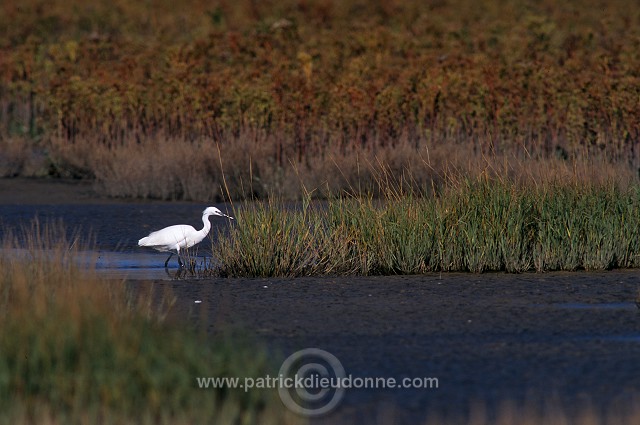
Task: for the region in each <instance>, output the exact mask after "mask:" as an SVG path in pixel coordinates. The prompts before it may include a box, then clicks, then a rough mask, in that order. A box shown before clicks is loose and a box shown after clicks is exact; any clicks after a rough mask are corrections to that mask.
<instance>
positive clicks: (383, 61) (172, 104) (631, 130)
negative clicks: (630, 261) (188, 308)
mask: <svg viewBox="0 0 640 425" xmlns="http://www.w3.org/2000/svg"><path fill="white" fill-rule="evenodd" d="M639 34H640V7H638V4H637V3H635V2H632V3H629V2H627V1H623V0H613V1H609V2H605V3H602V2H599V1H597V0H573V1H570V2H565V3H562V4H560V3H558V4H556V3H553V2H532V1H528V0H507V1H499V0H492V1H485V2H482V3H478V2H475V1H473V0H451V1H446V2H444V1H431V2H425V1H420V0H410V1H403V2H399V1H389V2H380V1H360V0H345V1H340V2H338V1H324V0H323V1H298V0H284V1H278V2H275V1H262V2H255V1H253V0H238V1H234V2H227V1H216V2H208V1H202V0H187V1H185V2H182V3H180V4H178V3H175V2H168V1H164V0H163V1H158V2H154V3H153V4H150V3H140V2H133V1H127V0H116V1H115V2H114V1H107V0H89V1H79V0H71V1H70V0H64V1H63V0H53V1H50V2H48V3H47V7H43V6H42V2H41V1H39V0H21V1H15V0H9V1H5V2H3V3H2V5H0V152H2V154H3V155H0V175H3V176H15V175H23V176H31V175H33V176H56V177H59V176H62V177H73V178H84V179H93V180H95V181H96V183H97V185H96V186H97V187H98V188H99V189H100V190H101V191H103V192H104V193H106V194H108V195H111V196H122V197H149V198H162V199H191V200H210V199H211V198H214V197H218V198H220V197H221V194H220V191H219V190H218V186H219V182H220V180H221V173H222V170H221V168H220V167H219V166H218V164H219V161H218V158H217V156H216V146H220V150H221V152H222V153H223V155H224V158H225V164H226V165H227V169H226V170H224V171H225V172H226V173H227V174H228V175H229V174H232V173H233V174H236V175H235V178H236V179H237V180H236V181H238V182H239V181H243V182H244V188H246V189H247V190H246V191H241V190H240V188H241V187H242V186H241V185H239V184H237V185H234V190H238V193H236V194H234V195H235V196H236V198H238V199H239V198H240V197H241V196H247V197H249V198H250V197H251V196H255V195H259V196H262V197H266V196H267V195H268V194H270V193H272V192H274V191H276V192H278V194H279V195H280V196H284V197H287V198H295V197H299V195H300V194H301V193H303V191H302V189H301V188H300V186H299V185H292V184H291V180H292V177H295V176H296V174H295V172H294V171H293V169H295V170H297V172H298V175H299V176H301V178H302V180H303V183H304V185H305V186H306V187H321V186H322V185H324V184H328V185H329V186H330V189H331V192H335V191H338V190H340V189H343V188H345V187H348V184H349V183H351V182H350V181H349V182H345V181H344V180H342V179H335V178H334V177H333V175H334V174H336V167H334V165H335V164H334V163H336V162H337V163H338V166H339V167H338V168H340V169H341V170H343V172H345V173H348V174H349V175H348V178H349V179H354V180H355V179H358V180H361V181H363V182H365V183H368V182H370V179H368V176H367V174H366V173H362V174H357V173H355V172H353V171H351V170H356V169H357V166H358V162H359V161H360V163H364V162H365V161H367V160H368V161H372V162H373V161H374V160H375V158H379V159H382V160H383V161H384V162H385V163H386V164H387V165H389V166H392V167H394V168H395V170H396V171H400V170H402V169H403V168H405V167H413V168H414V172H416V171H418V170H420V172H421V173H422V176H421V178H423V179H425V180H429V181H431V180H434V179H435V180H437V174H438V172H439V171H442V170H441V169H436V172H435V173H434V172H432V171H433V170H432V169H431V168H429V167H426V166H424V162H423V161H421V160H420V158H429V157H430V156H431V155H436V156H440V157H442V158H444V159H446V161H445V162H446V163H447V165H449V166H454V167H459V168H461V169H464V170H467V171H469V170H471V171H473V170H474V167H475V166H474V164H476V163H477V162H478V161H481V159H482V158H491V159H492V160H493V161H495V162H496V163H500V162H501V161H503V160H505V159H508V160H509V161H513V162H517V161H528V160H532V161H534V162H535V161H546V160H550V161H556V160H558V161H564V162H567V163H569V164H573V163H574V162H577V163H578V164H580V163H581V161H583V160H584V159H585V158H586V160H588V161H589V160H593V159H597V160H601V161H603V162H604V163H605V164H607V168H608V169H610V170H618V171H621V172H623V173H626V174H627V175H628V176H630V177H631V178H634V179H637V170H638V168H639V167H640V157H639V154H638V152H640V149H639V146H638V143H639V141H640V121H639V120H640V118H638V117H640V96H638V87H640V74H639V73H638V69H640V55H639V53H638V52H640V48H639V45H638V39H639ZM416 158H418V159H416ZM427 162H429V161H427ZM431 164H432V165H433V164H435V165H433V166H435V167H436V168H438V167H440V164H441V162H440V161H433V162H432V163H431ZM525 168H528V166H525ZM346 170H349V171H346ZM416 175H417V174H416ZM236 188H237V189H236ZM316 194H317V195H320V194H322V192H316Z"/></svg>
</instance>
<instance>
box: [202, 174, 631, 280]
mask: <svg viewBox="0 0 640 425" xmlns="http://www.w3.org/2000/svg"><path fill="white" fill-rule="evenodd" d="M385 193H386V195H384V199H382V200H380V199H376V198H373V197H372V196H360V197H342V198H334V199H331V200H329V201H327V202H326V203H317V204H314V203H311V202H306V203H304V205H303V207H302V208H299V209H292V208H287V207H285V206H284V204H279V203H278V202H277V201H274V200H271V201H270V202H268V203H255V204H250V205H248V206H244V207H242V208H237V209H236V210H235V211H234V214H235V216H236V217H237V222H236V223H235V225H234V226H232V227H231V228H230V229H229V230H228V231H225V233H221V234H219V235H218V238H217V242H216V243H215V244H214V245H213V247H212V249H213V252H214V256H215V257H216V258H217V261H218V264H219V265H218V267H219V270H218V271H219V272H220V273H222V274H224V275H227V276H262V277H270V276H304V275H332V274H337V275H343V274H347V275H348V274H358V275H386V274H420V273H427V272H447V271H449V272H454V271H468V272H476V273H479V272H487V271H506V272H514V273H518V272H526V271H539V272H544V271H555V270H580V269H584V270H609V269H613V268H631V267H638V265H640V188H639V187H638V186H636V185H632V186H628V187H626V188H624V189H622V188H620V187H619V186H618V185H614V184H610V185H602V186H586V187H585V186H579V185H567V184H561V183H557V184H555V185H547V184H545V185H542V186H539V187H534V186H530V185H517V184H514V183H510V182H507V181H504V180H503V181H498V180H492V179H480V180H468V179H465V180H460V181H457V182H452V183H449V184H448V185H447V187H446V188H444V189H443V190H442V191H440V192H438V193H435V194H433V196H416V195H414V194H412V193H406V192H402V191H399V190H395V191H386V192H385Z"/></svg>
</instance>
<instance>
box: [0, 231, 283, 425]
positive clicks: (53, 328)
mask: <svg viewBox="0 0 640 425" xmlns="http://www.w3.org/2000/svg"><path fill="white" fill-rule="evenodd" d="M9 233H11V234H6V233H5V236H4V239H3V243H2V251H1V255H0V327H1V328H2V332H1V333H0V411H1V412H2V415H0V423H7V424H9V423H11V424H13V423H17V424H21V423H52V424H56V423H104V424H109V423H132V424H133V423H148V424H150V423H153V424H158V423H184V424H188V423H208V422H214V423H234V424H252V423H273V424H279V423H295V421H294V420H292V418H291V417H289V415H288V414H287V413H286V412H284V411H283V410H284V408H283V407H282V406H281V403H280V401H279V399H277V396H276V395H275V394H273V393H269V392H267V391H266V390H265V391H263V390H259V389H256V390H254V391H251V392H249V393H245V392H244V391H243V390H242V389H232V388H224V389H217V390H214V389H206V390H205V389H199V388H198V387H197V383H196V377H198V376H238V377H244V376H256V377H257V376H263V375H264V374H265V373H266V370H267V369H268V367H270V364H269V362H268V361H267V357H266V354H265V353H264V352H262V351H261V350H259V349H256V346H255V344H253V343H251V341H250V340H249V339H248V338H239V337H237V336H236V337H232V336H224V337H223V336H221V337H216V338H212V337H207V336H206V335H205V334H204V333H201V332H198V331H197V329H195V328H194V327H193V326H191V325H189V324H185V323H178V322H175V321H172V320H170V318H169V317H168V315H169V313H170V311H171V306H172V304H173V302H174V297H173V296H172V295H171V294H170V293H169V294H167V293H158V291H153V290H152V291H143V292H140V291H135V290H133V289H132V288H129V287H127V285H126V284H125V282H111V281H105V280H104V279H102V278H100V277H99V276H98V275H97V274H96V272H95V270H94V269H93V268H92V267H88V268H85V267H83V268H82V269H81V268H79V266H78V261H77V257H78V253H79V250H80V248H81V244H80V243H79V242H78V239H77V238H68V236H67V235H66V232H65V230H64V228H63V227H61V226H60V225H42V226H41V225H39V224H37V223H36V224H34V226H33V227H32V228H30V229H23V230H18V231H13V232H9Z"/></svg>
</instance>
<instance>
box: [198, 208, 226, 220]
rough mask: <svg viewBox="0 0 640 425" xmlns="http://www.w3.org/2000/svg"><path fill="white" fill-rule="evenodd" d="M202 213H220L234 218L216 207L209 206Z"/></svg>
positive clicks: (222, 215)
mask: <svg viewBox="0 0 640 425" xmlns="http://www.w3.org/2000/svg"><path fill="white" fill-rule="evenodd" d="M202 215H219V216H221V217H228V218H230V219H231V220H233V217H230V216H228V215H226V214H225V213H223V212H222V211H220V210H219V209H217V208H216V207H207V208H206V209H205V210H204V211H203V212H202Z"/></svg>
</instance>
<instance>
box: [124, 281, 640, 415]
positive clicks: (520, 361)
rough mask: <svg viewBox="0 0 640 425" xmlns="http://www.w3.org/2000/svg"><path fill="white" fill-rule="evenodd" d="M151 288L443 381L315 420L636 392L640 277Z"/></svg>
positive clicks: (602, 405)
mask: <svg viewBox="0 0 640 425" xmlns="http://www.w3.org/2000/svg"><path fill="white" fill-rule="evenodd" d="M133 283H134V284H135V285H138V286H140V287H144V286H145V285H148V284H149V283H148V282H141V281H140V282H133ZM155 284H156V285H159V286H160V287H169V288H171V289H172V291H173V292H174V294H175V295H176V297H177V299H178V303H177V310H176V311H177V313H176V314H177V315H178V316H181V317H182V318H186V319H187V320H189V322H190V323H195V324H197V325H198V326H205V327H206V328H207V330H208V331H209V332H218V331H220V330H221V329H228V328H229V327H240V328H242V329H246V330H248V331H249V332H250V333H252V334H254V335H256V336H257V337H258V339H260V340H261V341H263V342H264V343H265V344H267V345H268V346H269V347H272V348H273V349H274V350H275V351H279V352H281V353H282V355H284V356H285V357H286V356H288V355H289V354H291V353H293V352H295V351H297V350H300V349H304V348H308V347H316V348H321V349H323V350H326V351H329V352H330V353H332V354H333V355H335V356H336V357H337V358H338V359H339V360H340V361H341V362H342V364H343V366H344V368H345V371H346V372H347V374H351V375H353V376H357V377H367V376H369V377H378V376H383V377H394V378H398V379H400V378H403V377H437V378H438V381H439V386H438V388H437V389H389V388H387V389H350V390H348V391H347V392H346V396H345V398H344V400H343V401H342V403H341V404H340V405H339V407H338V408H337V409H336V410H335V411H334V412H332V413H330V414H329V415H327V416H325V417H324V418H321V419H318V420H316V422H318V423H334V422H335V421H338V420H340V421H342V422H343V423H356V422H358V423H365V422H362V421H368V422H370V421H374V420H376V418H378V417H379V416H380V415H383V416H384V415H388V414H389V412H392V414H393V416H394V417H396V418H397V419H398V420H399V422H397V423H416V421H420V420H422V419H423V418H424V417H426V416H428V415H429V414H433V413H434V412H437V413H438V414H443V415H447V416H454V417H455V416H457V415H465V414H466V413H467V410H468V408H469V406H470V405H471V404H472V403H473V402H478V401H480V402H482V403H485V404H486V405H487V406H489V410H491V409H492V408H493V407H495V406H497V405H499V404H500V403H501V402H503V401H505V400H514V401H516V402H520V403H521V402H524V401H525V400H528V401H529V402H533V403H536V402H538V401H541V400H548V399H552V398H553V399H555V400H557V401H559V402H561V403H562V405H563V406H565V407H566V408H568V409H573V408H578V406H582V405H584V403H587V402H588V403H590V404H591V405H592V406H595V407H596V408H598V409H603V410H606V409H608V408H610V406H612V403H614V402H625V401H629V400H630V397H631V394H633V393H636V392H639V391H640V367H638V359H639V358H640V314H639V310H638V309H637V307H636V306H635V303H634V301H635V299H636V297H637V295H638V288H639V284H640V272H638V271H615V272H609V273H582V272H581V273H561V274H523V275H507V274H484V275H471V274H444V275H442V276H440V275H428V276H409V277H400V276H395V277H357V278H356V277H352V278H320V279H317V278H304V279H287V280H282V279H214V280H198V281H179V282H170V281H169V282H167V281H157V282H155ZM195 301H201V303H196V302H195Z"/></svg>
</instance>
